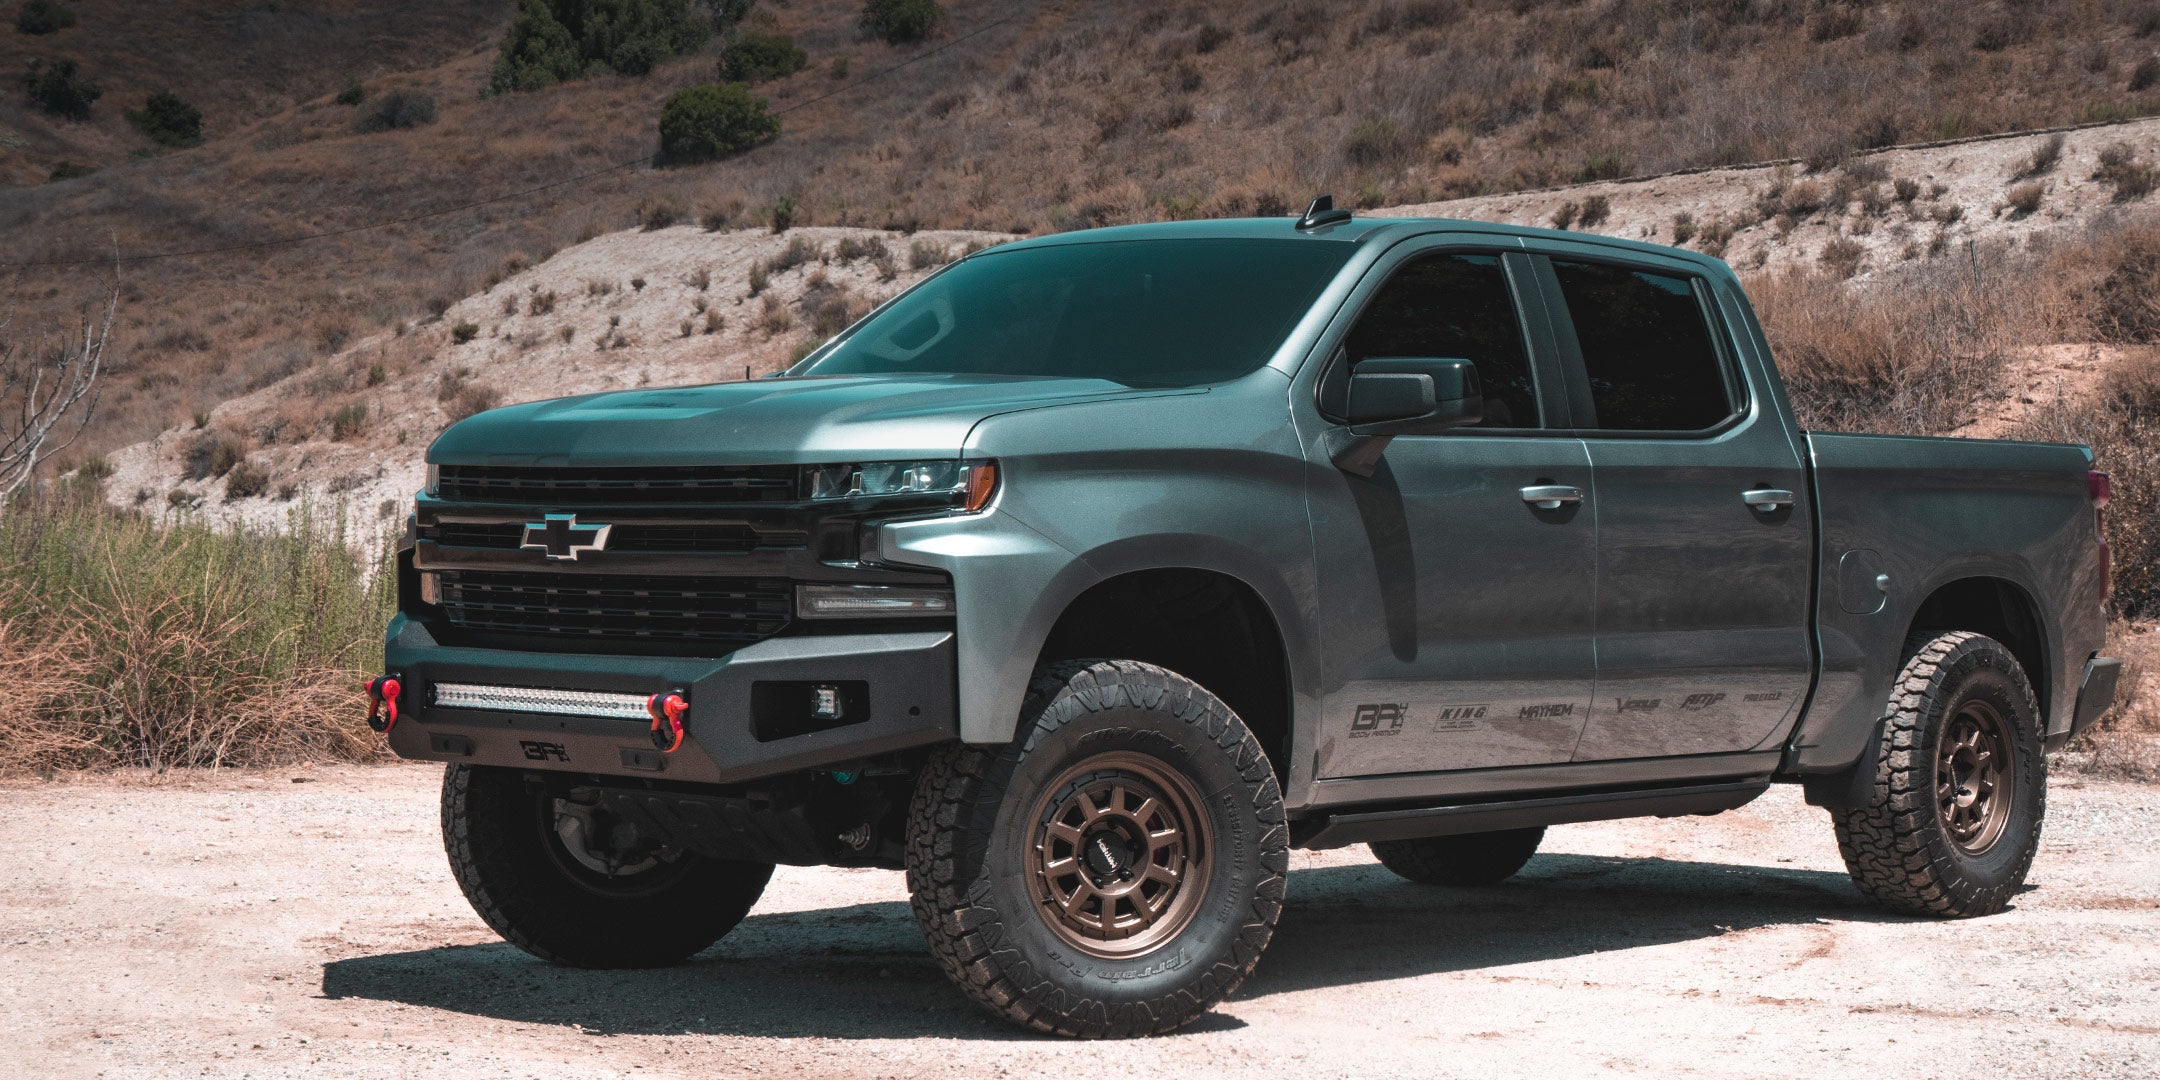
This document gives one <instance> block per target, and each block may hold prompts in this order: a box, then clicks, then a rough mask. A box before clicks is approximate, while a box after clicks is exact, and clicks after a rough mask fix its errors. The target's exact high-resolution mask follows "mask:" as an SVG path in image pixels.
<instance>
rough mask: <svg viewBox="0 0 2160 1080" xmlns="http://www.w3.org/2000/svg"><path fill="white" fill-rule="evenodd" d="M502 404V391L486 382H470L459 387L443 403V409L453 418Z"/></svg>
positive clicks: (456, 418)
mask: <svg viewBox="0 0 2160 1080" xmlns="http://www.w3.org/2000/svg"><path fill="white" fill-rule="evenodd" d="M500 404H502V391H500V390H497V389H495V388H494V387H492V386H489V385H488V384H486V383H477V382H469V383H466V384H465V385H463V386H460V387H458V391H457V393H456V394H454V395H452V396H451V398H450V400H448V401H446V402H444V403H443V411H444V412H445V413H448V414H449V415H450V419H452V420H463V419H465V418H466V417H468V416H477V415H479V414H480V413H484V412H486V411H488V410H489V409H492V408H494V407H495V406H497V405H500Z"/></svg>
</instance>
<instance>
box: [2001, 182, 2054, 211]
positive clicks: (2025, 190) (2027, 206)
mask: <svg viewBox="0 0 2160 1080" xmlns="http://www.w3.org/2000/svg"><path fill="white" fill-rule="evenodd" d="M2046 196H2047V187H2046V185H2044V184H2042V183H2040V182H2039V181H2038V180H2033V181H2028V182H2026V183H2023V184H2019V185H2018V186H2016V187H2014V188H2011V189H2010V193H2009V194H2008V195H2005V196H2003V202H2004V204H2006V205H2008V206H2009V207H2010V212H2011V213H2014V214H2016V215H2017V216H2019V217H2026V216H2029V215H2031V214H2032V213H2033V212H2034V211H2036V210H2039V209H2040V200H2041V199H2043V198H2045V197H2046Z"/></svg>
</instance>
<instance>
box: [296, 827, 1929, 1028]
mask: <svg viewBox="0 0 2160 1080" xmlns="http://www.w3.org/2000/svg"><path fill="white" fill-rule="evenodd" d="M892 881H893V886H894V891H895V892H896V893H897V892H898V891H899V889H900V888H901V885H900V879H899V875H897V874H895V875H893V878H892ZM774 887H775V889H776V890H780V889H784V888H785V882H784V880H783V881H776V882H775V883H774ZM1882 918H1887V916H1881V915H1878V914H1877V913H1876V912H1875V911H1874V910H1873V909H1871V908H1869V907H1867V906H1865V905H1864V903H1863V901H1862V900H1861V897H1860V895H1859V893H1858V892H1857V891H1855V890H1854V889H1853V887H1852V885H1851V883H1850V882H1848V881H1847V879H1846V877H1845V875H1843V874H1838V873H1829V872H1825V871H1820V870H1805V869H1790V868H1783V867H1763V866H1736V865H1726V864H1717V863H1699V862H1686V861H1677V860H1670V859H1620V858H1608V857H1602V856H1587V855H1560V854H1554V855H1540V856H1538V857H1537V858H1535V859H1533V860H1531V863H1530V865H1529V866H1528V867H1527V868H1525V869H1524V871H1523V872H1522V873H1521V874H1520V875H1518V876H1517V877H1516V878H1515V879H1513V880H1511V881H1509V882H1507V883H1505V884H1502V885H1499V886H1494V887H1491V888H1478V889H1438V888H1430V887H1425V886H1418V885H1412V884H1409V883H1407V882H1404V881H1402V880H1400V879H1398V878H1396V877H1395V876H1394V875H1392V874H1390V873H1388V872H1387V871H1386V870H1384V869H1382V868H1380V867H1379V866H1378V865H1374V864H1362V865H1355V866H1335V867H1323V868H1313V869H1306V870H1299V871H1295V872H1293V873H1292V875H1291V880H1290V902H1289V906H1288V907H1287V908H1286V909H1285V910H1284V913H1283V918H1282V922H1281V925H1280V926H1279V928H1278V929H1277V931H1276V934H1275V940H1274V943H1273V944H1272V945H1270V946H1269V948H1268V952H1267V955H1266V957H1265V958H1263V959H1262V961H1261V963H1260V967H1259V970H1258V971H1257V972H1255V974H1254V976H1253V978H1252V979H1251V980H1250V981H1248V982H1247V983H1246V985H1245V986H1244V987H1243V988H1242V989H1241V990H1240V991H1239V992H1238V994H1237V995H1236V998H1235V1000H1253V999H1256V998H1265V997H1267V996H1269V995H1272V994H1280V993H1288V992H1293V991H1300V990H1310V989H1318V988H1325V987H1334V986H1350V985H1357V984H1360V983H1368V982H1379V981H1385V980H1389V979H1399V978H1410V977H1414V976H1419V975H1427V974H1435V973H1443V972H1454V971H1474V970H1477V969H1481V968H1489V967H1500V966H1505V965H1511V964H1522V963H1529V962H1534V961H1540V960H1555V959H1565V958H1568V957H1571V956H1580V955H1585V954H1588V953H1593V952H1611V951H1614V950H1619V949H1631V948H1641V947H1644V946H1652V945H1665V944H1672V943H1676V942H1685V941H1692V940H1696V939H1701V938H1710V937H1716V936H1719V935H1722V934H1727V933H1732V932H1735V931H1740V930H1749V929H1756V928H1761V927H1774V926H1793V925H1808V924H1815V923H1819V922H1822V921H1825V920H1835V921H1839V922H1852V921H1876V920H1879V919H1882ZM322 993H323V996H324V997H326V998H331V999H341V998H358V999H371V1000H379V1001H392V1002H399V1003H403V1004H407V1005H416V1006H421V1007H424V1008H431V1009H443V1010H448V1011H451V1012H460V1013H469V1014H473V1015H481V1016H489V1017H493V1018H496V1019H501V1020H510V1021H515V1022H519V1023H530V1024H556V1025H563V1026H572V1025H575V1026H577V1027H578V1028H580V1029H581V1030H584V1031H587V1032H591V1033H594V1034H606V1035H615V1034H678V1033H680V1034H700V1035H721V1034H724V1035H750V1036H766V1037H808V1036H814V1037H820V1038H838V1039H850V1038H864V1039H868V1038H913V1037H922V1036H930V1037H940V1038H991V1039H1005V1038H1027V1037H1029V1036H1028V1035H1027V1033H1025V1032H1022V1031H1019V1030H1018V1029H1015V1028H1012V1027H1009V1026H1007V1025H1005V1024H1003V1023H1000V1022H997V1021H993V1020H991V1019H989V1018H988V1017H987V1016H985V1015H984V1014H983V1013H981V1012H980V1011H979V1010H977V1009H976V1008H975V1007H974V1006H972V1005H971V1004H969V1003H968V1002H967V1001H965V1000H964V999H963V998H962V997H961V996H960V994H959V992H958V991H957V990H954V989H953V988H951V987H950V986H949V985H948V984H947V983H946V980H945V976H944V974H943V972H941V971H940V970H939V969H938V967H937V965H936V963H935V962H934V961H933V960H932V959H931V957H930V955H929V953H928V951H927V950H926V949H925V948H924V946H923V943H922V939H921V937H920V936H919V935H918V933H917V931H916V929H915V922H914V918H913V916H912V915H910V913H909V911H908V906H907V904H906V903H905V902H904V901H892V902H884V903H869V904H857V905H852V906H849V907H840V908H827V909H822V910H813V911H796V912H779V913H773V914H766V915H752V916H751V917H750V918H748V919H746V920H744V921H743V923H742V925H741V926H739V927H737V928H736V930H735V932H734V933H733V934H730V935H729V936H728V937H727V939H726V940H724V941H722V942H721V943H720V944H719V945H717V946H715V947H714V948H713V949H711V950H708V951H707V952H705V953H703V954H701V955H700V956H699V958H698V959H697V960H695V961H693V962H692V963H689V964H686V965H683V966H680V967H675V968H665V969H660V970H654V971H619V972H618V971H581V970H574V969H568V968H557V967H552V966H550V965H547V964H544V963H541V962H540V961H537V960H534V959H532V958H531V957H528V956H526V955H525V954H524V953H522V952H519V951H518V950H516V949H514V948H512V947H511V946H509V945H505V944H500V943H490V944H485V945H452V946H443V947H440V948H433V949H420V950H415V951H411V952H400V953H387V954H381V955H375V956H360V957H353V958H351V959H346V960H337V961H332V962H330V963H327V964H324V965H323V974H322ZM1242 1026H1243V1022H1242V1021H1240V1020H1237V1019H1236V1018H1234V1017H1231V1016H1227V1015H1223V1014H1221V1013H1217V1014H1215V1015H1212V1016H1209V1017H1207V1018H1204V1019H1203V1020H1202V1021H1201V1022H1200V1023H1199V1024H1197V1025H1195V1027H1194V1028H1192V1029H1188V1030H1196V1031H1211V1030H1212V1031H1222V1030H1228V1029H1234V1028H1237V1027H1242Z"/></svg>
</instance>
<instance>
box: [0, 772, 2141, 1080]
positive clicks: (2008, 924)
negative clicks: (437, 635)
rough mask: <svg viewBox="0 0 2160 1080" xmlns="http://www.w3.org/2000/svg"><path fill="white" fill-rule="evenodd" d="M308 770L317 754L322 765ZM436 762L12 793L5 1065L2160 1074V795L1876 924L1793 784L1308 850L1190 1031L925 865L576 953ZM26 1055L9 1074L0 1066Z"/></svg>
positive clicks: (299, 1071)
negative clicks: (952, 935)
mask: <svg viewBox="0 0 2160 1080" xmlns="http://www.w3.org/2000/svg"><path fill="white" fill-rule="evenodd" d="M296 780H297V781H302V782H295V781H296ZM436 781H437V773H436V772H435V771H434V770H432V769H428V768H423V767H416V766H383V767H338V768H312V769H299V770H286V771H278V772H258V773H240V774H234V773H226V774H223V775H217V776H200V777H190V778H186V779H182V780H167V781H160V782H149V781H146V780H144V779H141V778H131V777H127V776H117V777H100V778H87V779H74V780H66V781H61V782H52V783H41V782H35V781H14V782H7V783H0V805H4V806H5V808H6V812H5V813H4V814H0V859H4V860H5V864H6V865H8V866H10V867H13V868H14V869H13V870H12V872H11V873H9V874H8V875H6V877H5V879H4V880H0V1009H5V1011H6V1015H7V1016H9V1017H10V1018H11V1019H12V1021H13V1022H12V1023H10V1024H8V1025H7V1026H6V1028H5V1029H4V1031H0V1062H5V1061H13V1062H15V1063H16V1065H15V1066H14V1067H13V1069H15V1070H21V1073H22V1074H31V1075H69V1076H73V1075H82V1076H88V1075H114V1076H142V1075H190V1076H194V1075H208V1076H292V1075H307V1076H316V1075H320V1076H424V1075H456V1076H566V1077H567V1076H577V1077H594V1076H622V1075H662V1076H672V1075H682V1076H735V1075H751V1074H755V1075H760V1076H773V1075H781V1076H787V1075H811V1076H847V1077H879V1076H894V1077H901V1076H910V1077H911V1076H947V1075H951V1076H961V1075H964V1076H968V1077H971V1078H987V1077H1003V1076H1031V1075H1045V1074H1064V1075H1071V1074H1074V1073H1087V1074H1092V1075H1129V1076H1204V1075H1214V1074H1226V1073H1237V1074H1239V1075H1287V1076H1297V1077H1299V1078H1301V1080H1303V1078H1313V1077H1332V1076H1401V1075H1420V1076H1465V1077H1491V1076H1502V1075H1532V1076H1548V1075H1560V1074H1563V1073H1565V1074H1566V1075H1570V1076H1580V1075H1584V1074H1602V1073H1639V1074H1647V1075H1654V1076H1689V1077H1695V1076H1705V1077H1711V1076H1714V1077H1728V1076H1729V1077H1747V1078H1756V1077H1764V1076H1804V1077H1846V1076H1851V1077H1862V1076H1865V1077H1879V1076H1885V1075H1894V1076H1899V1077H1901V1078H1916V1077H1935V1076H1942V1077H1951V1076H1957V1077H1972V1076H2033V1077H2041V1076H2045V1077H2086V1076H2094V1077H2118V1076H2119V1077H2151V1076H2154V1075H2160V849H2156V846H2155V844H2154V843H2153V841H2154V839H2155V837H2156V836H2160V789H2156V788H2152V787H2141V786H2131V785H2122V784H2109V783H2100V782H2094V781H2085V782H2079V781H2077V780H2074V779H2067V778H2059V779H2058V780H2057V782H2056V784H2055V787H2054V790H2053V792H2051V794H2052V796H2053V798H2052V800H2051V801H2052V803H2053V805H2052V807H2051V810H2052V813H2051V815H2050V819H2049V821H2048V826H2047V835H2046V839H2045V841H2044V843H2043V848H2042V851H2041V854H2040V859H2039V862H2038V864H2037V865H2036V866H2035V867H2034V869H2033V873H2032V878H2031V884H2030V885H2029V886H2028V887H2027V891H2026V892H2025V893H2024V894H2023V895H2022V896H2021V897H2020V898H2019V899H2018V901H2017V903H2016V905H2015V906H2014V907H2013V908H2012V909H2011V910H2010V911H2008V912H2006V913H2004V914H2002V915H1998V916H1995V917H1993V918H1988V919H1982V920H1978V921H1973V922H1964V923H1939V922H1928V921H1916V920H1911V919H1903V918H1892V917H1885V916H1882V915H1878V914H1876V913H1875V912H1873V911H1872V910H1870V909H1869V908H1867V907H1865V906H1863V905H1862V903H1861V901H1860V899H1859V896H1858V894H1857V893H1856V892H1855V891H1854V890H1853V888H1852V887H1851V885H1849V884H1848V883H1847V881H1846V879H1845V875H1844V873H1843V871H1842V869H1841V866H1840V864H1839V862H1838V857H1837V849H1836V846H1835V844H1834V843H1833V842H1832V839H1831V835H1830V826H1829V823H1828V821H1827V820H1826V819H1825V818H1824V816H1823V814H1822V812H1821V811H1819V810H1814V809H1811V808H1809V807H1807V806H1805V805H1803V804H1802V803H1801V802H1800V799H1799V796H1798V793H1797V792H1796V791H1793V790H1790V789H1784V788H1780V789H1776V790H1774V791H1772V792H1771V793H1770V794H1769V795H1766V796H1765V797H1763V798H1762V799H1760V800H1758V801H1757V802H1756V803H1754V804H1753V805H1751V806H1748V807H1746V808H1745V809H1742V810H1739V811H1736V812H1734V813H1730V814H1726V815H1723V816H1721V817H1718V818H1711V819H1687V820H1675V821H1656V820H1652V821H1629V822H1615V823H1610V824H1597V825H1577V826H1567V827H1562V828H1557V829H1554V830H1553V831H1552V832H1551V833H1550V834H1549V835H1548V837H1547V841H1546V846H1545V852H1544V853H1543V854H1540V855H1539V856H1538V857H1537V858H1536V859H1533V860H1532V861H1531V863H1530V865H1529V867H1528V868H1527V869H1526V870H1525V871H1524V872H1523V873H1522V875H1521V876H1519V877H1518V878H1517V879H1515V880H1514V881H1512V882H1510V883H1508V884H1506V885H1503V886H1500V887H1496V888H1489V889H1472V890H1456V891H1444V890H1436V889H1429V888H1422V887H1418V886H1413V885H1410V884H1407V883H1405V882H1402V881H1399V880H1397V879H1395V878H1394V877H1392V876H1391V875H1389V874H1388V873H1387V872H1386V871H1384V870H1382V869H1380V868H1379V867H1378V866H1377V865H1376V864H1374V863H1373V862H1372V861H1371V859H1370V858H1369V857H1368V856H1367V855H1366V853H1365V850H1364V849H1363V848H1353V849H1350V850H1347V851H1336V852H1323V853H1305V852H1300V853H1296V854H1294V855H1293V857H1292V864H1291V865H1292V873H1291V880H1290V894H1291V899H1290V906H1289V908H1288V910H1287V912H1286V913H1285V915H1284V916H1283V921H1282V926H1281V929H1280V930H1279V931H1278V933H1277V934H1276V937H1275V943H1274V945H1273V946H1272V947H1271V948H1270V949H1269V951H1268V954H1267V956H1266V958H1265V959H1264V960H1263V961H1262V962H1261V965H1260V970H1259V971H1258V973H1257V974H1256V975H1255V976H1254V977H1253V979H1252V980H1251V981H1250V982H1249V983H1248V984H1247V985H1246V986H1245V988H1244V989H1243V990H1241V991H1240V992H1239V993H1238V994H1237V995H1236V996H1235V997H1234V998H1233V999H1232V1000H1231V1001H1229V1002H1227V1003H1226V1004H1224V1005H1223V1006H1222V1007H1221V1008H1220V1009H1218V1010H1217V1011H1216V1012H1215V1014H1213V1015H1211V1016H1209V1017H1207V1018H1205V1019H1204V1020H1203V1021H1201V1022H1200V1023H1199V1024H1198V1025H1196V1026H1195V1027H1194V1028H1193V1029H1191V1030H1189V1031H1187V1032H1185V1033H1182V1034H1179V1035H1174V1036H1169V1037H1164V1038H1159V1039H1151V1040H1144V1041H1139V1042H1132V1043H1119V1044H1102V1043H1089V1044H1082V1043H1074V1042H1067V1041H1062V1040H1056V1039H1048V1038H1039V1037H1034V1036H1031V1035H1028V1034H1026V1033H1023V1032H1020V1031H1016V1030H1014V1029H1011V1028H1008V1027H1006V1026H1004V1025H1002V1024H998V1023H993V1022H990V1021H988V1020H987V1019H986V1018H984V1017H982V1016H981V1015H979V1014H978V1013H977V1012H976V1010H975V1009H974V1007H973V1006H971V1005H970V1004H968V1003H967V1002H966V1001H964V1000H963V999H962V998H961V997H960V995H959V994H958V993H957V992H956V991H954V990H953V989H951V988H950V987H949V986H948V985H947V984H946V982H945V980H944V977H943V976H942V975H941V974H940V973H939V972H938V970H937V969H936V967H935V966H934V965H933V963H932V961H931V960H930V958H929V956H928V954H927V953H926V952H925V951H924V949H923V946H922V944H921V942H920V940H919V938H918V937H917V935H916V932H915V927H914V924H913V922H912V921H911V919H910V917H909V915H908V910H907V904H906V901H905V896H904V893H903V889H902V884H901V879H900V875H899V874H897V873H892V872H886V871H849V870H831V869H796V868H788V867H783V868H782V869H781V870H780V872H779V873H778V874H777V875H776V876H775V877H774V878H773V883H772V887H771V889H770V890H768V891H767V893H766V896H765V901H764V902H763V903H762V904H761V905H760V906H759V907H758V909H757V911H756V912H755V913H753V914H752V916H751V917H750V918H749V920H747V921H746V922H744V923H743V925H742V926H741V927H740V928H739V929H738V930H736V932H735V933H734V934H733V935H731V936H730V937H728V938H727V939H726V940H725V941H723V942H721V943H720V944H719V945H718V946H716V947H714V948H713V949H711V950H709V951H707V952H706V953H705V954H703V955H702V956H700V957H699V958H698V959H697V960H696V961H695V962H693V963H691V964H688V965H686V966H683V967H678V968H673V969H668V970H662V971H650V972H626V973H610V972H590V971H568V970H559V969H556V968H551V967H548V966H546V965H544V964H541V963H539V962H537V961H534V960H531V959H529V958H527V957H526V956H524V955H523V954H522V953H519V952H517V951H516V950H514V949H512V948H510V947H509V946H507V945H504V944H502V943H501V942H499V941H498V940H496V939H495V938H494V936H493V935H492V934H490V933H489V932H488V930H487V928H486V927H485V926H483V925H482V924H481V923H480V921H479V919H477V918H476V917H475V916H474V915H473V914H472V912H471V910H470V909H469V908H467V906H466V904H465V901H464V899H463V897H461V896H460V895H459V894H458V891H457V888H456V886H455V884H454V883H453V882H452V881H451V879H450V875H449V872H448V871H447V870H446V869H445V866H444V863H443V857H442V848H441V844H440V842H439V840H438V838H437V835H436V819H435V788H436ZM0 1071H13V1070H11V1069H7V1068H4V1067H0Z"/></svg>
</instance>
